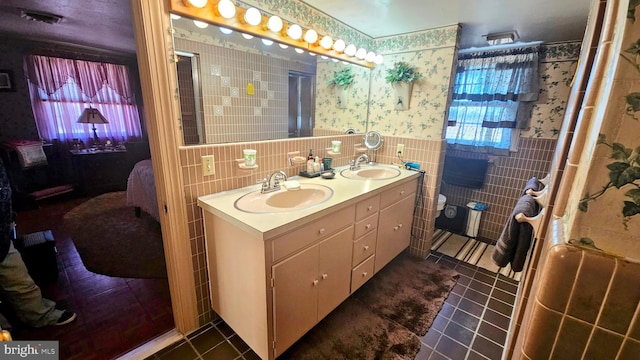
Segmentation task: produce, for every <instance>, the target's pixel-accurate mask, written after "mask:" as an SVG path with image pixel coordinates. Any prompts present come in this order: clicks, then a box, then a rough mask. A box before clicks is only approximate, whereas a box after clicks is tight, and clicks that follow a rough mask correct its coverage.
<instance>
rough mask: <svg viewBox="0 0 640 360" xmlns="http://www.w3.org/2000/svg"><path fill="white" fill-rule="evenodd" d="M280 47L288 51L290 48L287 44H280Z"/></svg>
mask: <svg viewBox="0 0 640 360" xmlns="http://www.w3.org/2000/svg"><path fill="white" fill-rule="evenodd" d="M278 46H280V47H281V48H283V49H287V48H288V47H289V45H286V44H278Z"/></svg>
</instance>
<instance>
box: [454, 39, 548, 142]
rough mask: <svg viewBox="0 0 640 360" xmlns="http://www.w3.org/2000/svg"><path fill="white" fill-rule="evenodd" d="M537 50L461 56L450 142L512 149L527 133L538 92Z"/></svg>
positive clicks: (526, 49)
mask: <svg viewBox="0 0 640 360" xmlns="http://www.w3.org/2000/svg"><path fill="white" fill-rule="evenodd" d="M538 51H539V46H530V47H523V48H517V49H511V50H501V51H492V52H474V53H465V54H461V55H460V56H459V58H458V63H457V68H456V79H455V85H454V88H453V95H452V99H453V100H452V104H451V107H450V109H449V119H448V128H447V141H448V142H449V143H453V144H460V145H467V146H477V147H495V148H499V149H507V150H508V149H509V144H510V139H511V131H510V130H508V131H506V130H504V129H524V128H526V127H527V126H528V122H529V119H530V118H531V108H532V106H533V102H534V101H536V100H537V99H538V94H539V92H540V86H539V77H538Z"/></svg>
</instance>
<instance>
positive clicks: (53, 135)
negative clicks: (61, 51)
mask: <svg viewBox="0 0 640 360" xmlns="http://www.w3.org/2000/svg"><path fill="white" fill-rule="evenodd" d="M24 68H25V74H26V75H27V80H28V84H29V91H30V95H31V104H32V108H33V112H34V116H35V118H36V125H37V127H38V132H39V134H40V137H41V138H42V139H45V140H48V141H51V140H53V139H59V140H61V141H67V140H71V139H79V140H83V141H85V142H88V141H89V140H90V139H92V138H93V131H92V130H91V128H92V127H93V124H78V123H76V121H77V120H78V117H79V116H80V114H81V113H82V111H83V110H84V109H85V108H86V107H89V106H91V107H94V108H97V109H98V110H99V111H100V112H101V113H102V115H104V117H105V118H106V119H107V121H108V122H109V123H108V124H104V125H102V124H95V126H96V128H97V131H98V136H99V137H100V138H101V139H111V140H113V141H115V142H120V141H127V140H131V139H139V138H141V137H142V130H141V125H140V117H139V114H138V109H137V106H136V103H135V98H134V94H133V91H132V88H131V85H130V81H129V79H130V75H129V70H128V68H127V67H126V66H125V65H118V64H108V63H100V62H93V61H84V60H74V59H64V58H56V57H48V56H40V55H27V56H25V58H24Z"/></svg>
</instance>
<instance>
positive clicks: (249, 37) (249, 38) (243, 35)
mask: <svg viewBox="0 0 640 360" xmlns="http://www.w3.org/2000/svg"><path fill="white" fill-rule="evenodd" d="M242 37H243V38H245V39H247V40H251V39H253V35H249V34H245V33H243V34H242Z"/></svg>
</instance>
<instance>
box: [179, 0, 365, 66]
mask: <svg viewBox="0 0 640 360" xmlns="http://www.w3.org/2000/svg"><path fill="white" fill-rule="evenodd" d="M170 8H171V12H172V13H175V14H178V15H182V16H186V17H189V18H191V19H193V20H200V21H205V22H208V23H210V24H214V25H218V26H220V27H226V28H228V29H231V30H235V31H240V32H244V33H246V34H250V35H254V36H258V37H261V38H265V39H269V40H273V41H276V42H279V43H282V44H286V45H289V46H292V47H296V48H300V49H306V50H307V51H310V52H313V53H316V54H318V55H324V56H328V57H331V58H334V59H338V60H342V61H347V62H350V63H352V64H357V65H360V66H365V67H368V68H373V67H374V66H375V64H374V63H373V62H368V61H365V60H364V59H358V58H357V57H352V56H349V55H346V54H345V53H343V52H336V51H335V50H331V49H330V50H327V49H324V48H323V47H321V46H320V45H319V41H318V42H316V43H314V44H309V43H307V42H306V41H304V30H305V29H304V28H303V36H302V37H301V38H300V39H299V40H293V39H292V38H290V37H289V36H287V29H288V28H289V26H291V25H293V23H289V22H287V21H286V20H284V19H283V20H282V22H283V24H284V26H283V27H282V31H280V32H278V33H274V32H272V31H271V30H269V29H268V28H267V22H268V21H269V17H267V16H264V15H262V14H261V15H262V21H261V22H260V24H259V25H255V26H254V25H249V24H247V23H246V22H245V21H244V14H245V13H246V11H247V10H246V9H244V8H241V7H238V6H236V15H235V16H234V17H233V18H231V19H225V18H224V17H222V16H220V14H219V13H218V10H217V2H216V3H215V4H214V3H213V2H211V3H210V4H207V5H206V6H205V7H203V8H196V7H193V6H190V5H188V4H186V0H171V3H170ZM318 38H322V35H318Z"/></svg>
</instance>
